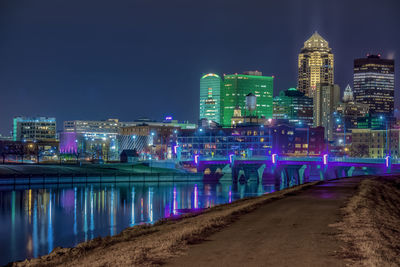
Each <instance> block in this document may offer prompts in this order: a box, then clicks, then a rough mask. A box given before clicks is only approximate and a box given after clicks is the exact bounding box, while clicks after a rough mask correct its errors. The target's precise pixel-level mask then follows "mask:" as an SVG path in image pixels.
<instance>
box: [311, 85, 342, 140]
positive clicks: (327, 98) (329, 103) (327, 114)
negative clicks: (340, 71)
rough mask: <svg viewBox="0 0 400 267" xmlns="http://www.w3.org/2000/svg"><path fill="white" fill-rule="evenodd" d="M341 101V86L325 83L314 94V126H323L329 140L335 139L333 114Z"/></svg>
mask: <svg viewBox="0 0 400 267" xmlns="http://www.w3.org/2000/svg"><path fill="white" fill-rule="evenodd" d="M339 101H340V87H339V85H337V84H329V83H323V84H319V85H318V86H317V90H316V92H315V94H314V126H315V127H317V126H323V127H324V128H325V138H327V139H328V140H332V138H333V131H332V130H333V119H334V118H333V112H335V110H336V106H337V105H338V104H339Z"/></svg>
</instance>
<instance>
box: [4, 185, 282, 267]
mask: <svg viewBox="0 0 400 267" xmlns="http://www.w3.org/2000/svg"><path fill="white" fill-rule="evenodd" d="M272 191H274V187H273V186H272V185H271V186H269V185H258V184H256V183H254V184H253V183H248V184H244V185H238V184H232V183H218V184H207V183H183V182H182V183H131V184H128V183H126V184H123V183H117V184H108V185H107V184H101V185H100V184H93V185H74V186H71V185H69V186H64V187H62V186H60V187H57V186H53V187H49V188H44V189H43V188H36V189H29V188H24V189H15V190H4V189H3V191H1V189H0V252H1V253H0V265H4V264H7V263H8V262H11V261H17V260H24V259H25V258H33V257H38V256H40V255H44V254H47V253H49V252H51V251H52V250H53V249H54V248H55V247H57V246H62V247H71V246H74V245H76V244H78V243H80V242H82V241H86V240H90V239H93V238H95V237H98V236H107V235H115V234H118V233H119V232H121V231H122V230H123V229H124V228H126V227H128V226H133V225H137V224H143V223H153V222H155V221H157V220H159V219H161V218H165V217H170V216H172V215H178V214H180V213H181V212H182V211H183V210H185V209H198V208H206V207H212V206H214V205H217V204H222V203H229V202H232V201H234V200H237V199H240V198H243V197H247V196H258V195H262V194H264V193H266V192H272Z"/></svg>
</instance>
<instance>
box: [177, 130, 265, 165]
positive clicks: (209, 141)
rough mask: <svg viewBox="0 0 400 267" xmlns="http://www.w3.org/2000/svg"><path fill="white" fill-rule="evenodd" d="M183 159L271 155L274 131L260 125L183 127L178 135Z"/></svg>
mask: <svg viewBox="0 0 400 267" xmlns="http://www.w3.org/2000/svg"><path fill="white" fill-rule="evenodd" d="M177 141H178V144H179V146H180V148H181V155H182V158H185V159H190V158H193V157H194V156H195V155H200V156H202V157H228V156H229V155H231V154H233V155H237V156H241V157H251V156H266V155H270V154H271V149H272V143H271V130H270V129H267V128H265V129H262V128H260V127H258V126H257V127H243V128H224V129H209V130H206V129H203V130H201V131H200V130H182V131H180V132H179V135H178V138H177Z"/></svg>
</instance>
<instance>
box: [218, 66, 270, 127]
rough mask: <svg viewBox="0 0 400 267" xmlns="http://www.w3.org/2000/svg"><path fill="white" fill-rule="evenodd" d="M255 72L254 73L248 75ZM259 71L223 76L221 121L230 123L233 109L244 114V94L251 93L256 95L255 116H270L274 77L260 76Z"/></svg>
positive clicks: (227, 124) (228, 124) (267, 117)
mask: <svg viewBox="0 0 400 267" xmlns="http://www.w3.org/2000/svg"><path fill="white" fill-rule="evenodd" d="M250 74H256V75H250ZM261 75H262V73H261V72H258V71H257V72H247V73H246V74H231V75H225V76H224V83H223V88H222V92H221V113H222V114H221V115H222V116H221V123H222V124H223V125H224V126H230V125H231V118H232V116H233V112H234V110H235V109H236V110H238V109H240V110H241V115H242V116H246V115H248V114H245V113H246V95H248V94H249V93H253V94H254V95H255V96H256V97H257V106H256V110H255V114H254V115H255V116H258V117H265V118H266V119H269V118H272V110H273V104H272V100H273V84H274V77H270V76H261Z"/></svg>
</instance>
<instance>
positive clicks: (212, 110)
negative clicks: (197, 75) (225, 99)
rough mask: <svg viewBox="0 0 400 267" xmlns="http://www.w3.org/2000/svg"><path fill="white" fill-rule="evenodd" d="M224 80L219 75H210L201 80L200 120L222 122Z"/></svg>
mask: <svg viewBox="0 0 400 267" xmlns="http://www.w3.org/2000/svg"><path fill="white" fill-rule="evenodd" d="M221 86H222V80H221V77H219V76H218V75H217V74H214V73H209V74H206V75H204V76H203V77H201V79H200V119H207V120H211V121H215V122H217V123H220V122H221V114H220V112H221Z"/></svg>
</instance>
